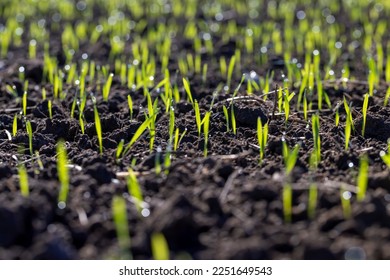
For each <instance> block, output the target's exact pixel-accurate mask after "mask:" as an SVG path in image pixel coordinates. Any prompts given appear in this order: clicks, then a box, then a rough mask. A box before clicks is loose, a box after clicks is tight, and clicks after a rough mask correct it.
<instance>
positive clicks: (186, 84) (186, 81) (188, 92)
mask: <svg viewBox="0 0 390 280" xmlns="http://www.w3.org/2000/svg"><path fill="white" fill-rule="evenodd" d="M183 85H184V90H185V92H186V93H187V96H188V100H189V101H190V103H191V104H192V105H194V99H193V98H192V93H191V89H190V83H189V82H188V80H187V79H185V78H183Z"/></svg>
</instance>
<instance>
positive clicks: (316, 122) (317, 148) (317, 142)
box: [311, 114, 321, 166]
mask: <svg viewBox="0 0 390 280" xmlns="http://www.w3.org/2000/svg"><path fill="white" fill-rule="evenodd" d="M311 120H312V132H313V141H314V153H315V157H316V158H315V163H314V164H315V165H316V166H317V165H318V164H319V163H320V161H321V138H320V117H319V116H318V115H317V114H315V115H313V116H312V118H311Z"/></svg>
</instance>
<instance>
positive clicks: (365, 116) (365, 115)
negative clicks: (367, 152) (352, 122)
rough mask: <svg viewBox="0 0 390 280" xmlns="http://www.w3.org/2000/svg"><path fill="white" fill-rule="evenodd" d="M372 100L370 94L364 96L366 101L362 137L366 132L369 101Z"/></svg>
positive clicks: (363, 109) (364, 103) (364, 102)
mask: <svg viewBox="0 0 390 280" xmlns="http://www.w3.org/2000/svg"><path fill="white" fill-rule="evenodd" d="M369 98H370V95H369V94H365V95H364V101H363V108H362V111H363V112H362V113H363V124H362V136H363V137H364V132H365V131H366V120H367V110H368V99H369Z"/></svg>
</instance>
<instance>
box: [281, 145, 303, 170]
mask: <svg viewBox="0 0 390 280" xmlns="http://www.w3.org/2000/svg"><path fill="white" fill-rule="evenodd" d="M299 148H300V146H299V144H296V145H295V146H294V149H292V150H290V149H289V147H288V146H287V143H286V141H283V159H284V166H285V168H286V175H287V176H289V175H290V173H291V171H292V170H293V169H294V167H295V164H296V162H297V159H298V153H299Z"/></svg>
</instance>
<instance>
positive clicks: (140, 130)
mask: <svg viewBox="0 0 390 280" xmlns="http://www.w3.org/2000/svg"><path fill="white" fill-rule="evenodd" d="M153 118H154V115H152V116H150V117H149V118H147V119H146V120H145V121H144V122H143V123H142V124H141V125H140V126H139V127H138V129H137V130H136V131H135V133H134V135H133V137H132V138H131V140H130V142H129V143H128V144H127V146H126V148H125V150H124V152H123V154H126V153H127V152H128V151H129V150H130V148H131V147H132V146H133V145H134V143H135V142H137V140H138V138H140V137H141V135H142V134H143V133H144V131H145V130H146V129H147V128H148V127H149V125H150V123H151V122H152V120H153Z"/></svg>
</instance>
